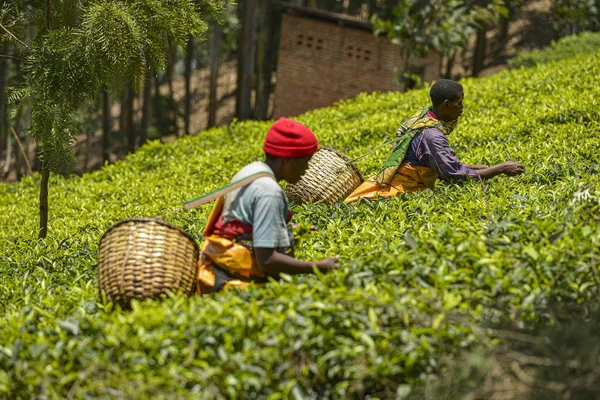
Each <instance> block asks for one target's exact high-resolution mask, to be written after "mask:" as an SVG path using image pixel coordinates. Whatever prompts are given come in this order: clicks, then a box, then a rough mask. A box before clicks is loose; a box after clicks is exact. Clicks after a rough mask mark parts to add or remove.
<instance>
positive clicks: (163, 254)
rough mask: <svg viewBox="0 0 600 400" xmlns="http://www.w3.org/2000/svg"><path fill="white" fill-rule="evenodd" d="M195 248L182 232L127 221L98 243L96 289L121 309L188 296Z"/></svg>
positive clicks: (155, 223) (161, 223)
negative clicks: (172, 296) (172, 295)
mask: <svg viewBox="0 0 600 400" xmlns="http://www.w3.org/2000/svg"><path fill="white" fill-rule="evenodd" d="M198 253H199V251H198V245H197V244H196V242H195V241H194V239H192V237H191V236H189V235H188V234H187V233H186V232H184V231H182V230H181V229H179V228H177V227H175V226H173V225H171V224H168V223H166V222H164V221H161V220H159V219H153V218H130V219H125V220H123V221H120V222H118V223H116V224H115V225H113V226H112V227H110V228H109V229H108V230H107V231H106V233H105V234H104V235H103V236H102V239H101V240H100V256H99V260H98V285H99V287H100V292H101V293H102V292H104V293H106V296H107V299H108V300H110V301H113V302H115V303H119V304H121V305H123V306H127V305H129V301H130V300H131V299H139V300H143V299H157V298H162V297H165V296H166V294H167V292H170V291H180V292H181V293H183V294H185V295H189V294H190V293H191V292H192V290H193V288H194V282H195V279H196V270H197V263H198Z"/></svg>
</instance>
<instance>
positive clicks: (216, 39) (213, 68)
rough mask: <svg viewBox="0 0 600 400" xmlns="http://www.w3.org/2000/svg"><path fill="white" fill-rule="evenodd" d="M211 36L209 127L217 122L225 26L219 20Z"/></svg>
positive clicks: (215, 23) (214, 25) (214, 24)
mask: <svg viewBox="0 0 600 400" xmlns="http://www.w3.org/2000/svg"><path fill="white" fill-rule="evenodd" d="M212 28H213V29H212V37H211V38H210V86H209V92H208V128H210V127H211V126H215V125H216V124H217V109H218V102H217V82H218V79H219V57H220V55H221V43H222V42H223V28H222V27H221V24H219V23H218V22H214V23H213V26H212Z"/></svg>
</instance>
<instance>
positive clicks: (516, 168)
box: [501, 161, 525, 176]
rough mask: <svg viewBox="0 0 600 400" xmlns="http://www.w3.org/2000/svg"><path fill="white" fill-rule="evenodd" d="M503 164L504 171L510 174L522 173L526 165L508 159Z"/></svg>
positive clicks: (505, 173)
mask: <svg viewBox="0 0 600 400" xmlns="http://www.w3.org/2000/svg"><path fill="white" fill-rule="evenodd" d="M501 165H502V173H503V174H504V175H508V176H515V175H521V174H522V173H523V172H525V166H523V164H519V163H518V162H515V161H506V162H504V163H502V164H501Z"/></svg>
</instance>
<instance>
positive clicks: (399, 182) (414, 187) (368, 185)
mask: <svg viewBox="0 0 600 400" xmlns="http://www.w3.org/2000/svg"><path fill="white" fill-rule="evenodd" d="M437 177H438V174H437V172H435V170H434V169H432V168H429V167H423V166H412V165H410V164H409V163H402V164H401V165H400V168H398V171H397V172H396V174H395V175H394V177H393V178H392V181H391V182H390V183H389V184H388V185H384V186H380V185H379V184H377V183H376V182H374V181H373V180H372V179H369V180H366V181H364V182H363V184H362V185H360V186H359V187H357V188H356V189H355V190H354V192H352V193H351V194H350V196H348V197H347V198H346V200H344V203H346V204H350V203H352V202H354V201H356V200H358V199H359V198H361V197H364V198H367V199H373V198H375V197H377V196H381V197H395V196H398V194H400V193H410V192H418V191H420V190H424V189H427V188H432V187H433V185H434V184H435V181H436V179H437Z"/></svg>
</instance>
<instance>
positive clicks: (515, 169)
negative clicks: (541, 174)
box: [477, 161, 525, 180]
mask: <svg viewBox="0 0 600 400" xmlns="http://www.w3.org/2000/svg"><path fill="white" fill-rule="evenodd" d="M524 172H525V167H524V166H523V165H522V164H519V163H517V162H515V161H506V162H503V163H502V164H498V165H494V166H492V167H487V168H483V169H478V170H477V175H479V177H480V178H481V179H484V180H485V179H490V178H493V177H494V176H496V175H501V174H504V175H508V176H515V175H521V174H522V173H524Z"/></svg>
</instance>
